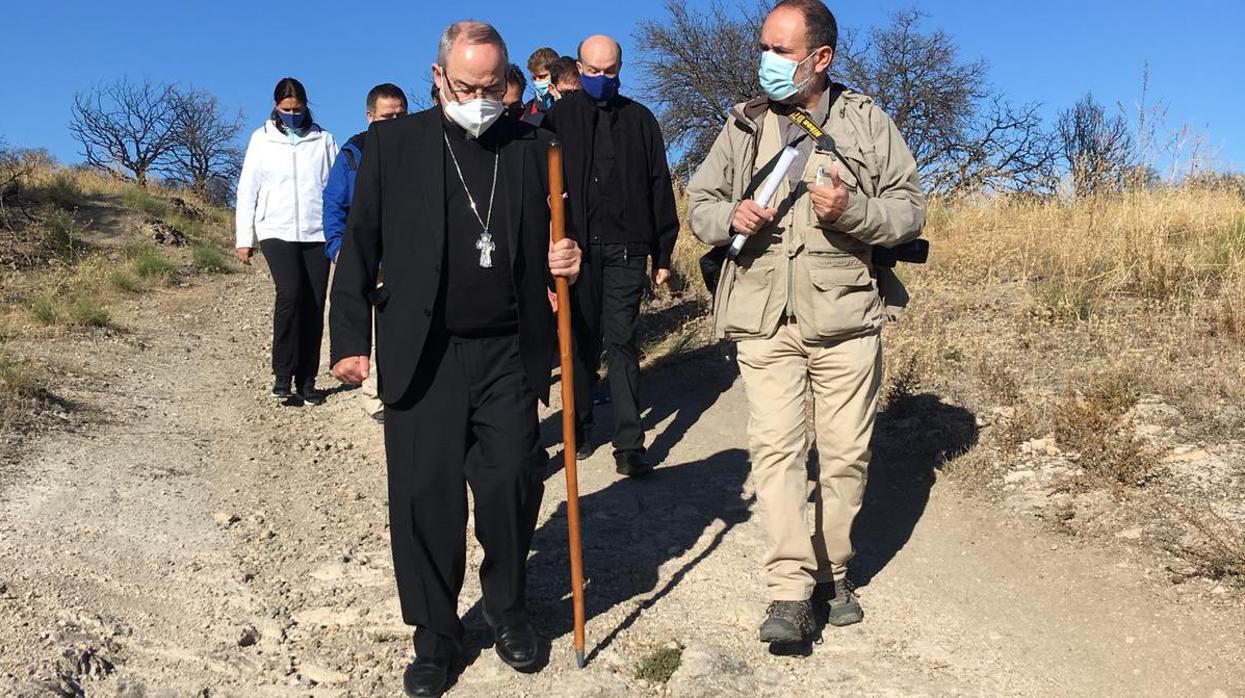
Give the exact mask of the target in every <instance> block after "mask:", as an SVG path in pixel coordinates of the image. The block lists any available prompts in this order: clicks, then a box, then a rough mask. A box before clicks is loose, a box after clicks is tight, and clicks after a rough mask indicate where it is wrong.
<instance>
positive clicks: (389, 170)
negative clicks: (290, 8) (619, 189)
mask: <svg viewBox="0 0 1245 698" xmlns="http://www.w3.org/2000/svg"><path fill="white" fill-rule="evenodd" d="M508 65H509V60H508V56H507V53H506V46H505V43H504V42H503V41H502V38H501V36H500V35H498V33H497V31H496V30H495V29H494V28H493V27H491V26H489V25H487V24H483V23H480V22H458V23H456V24H453V25H450V27H448V28H447V29H446V30H445V33H444V34H443V35H442V38H441V43H440V47H439V50H438V54H437V63H436V65H434V66H433V68H432V73H433V79H434V81H435V82H436V85H437V87H438V90H439V94H440V106H438V107H434V108H433V109H430V110H428V111H424V112H421V113H419V114H415V115H412V116H409V117H406V118H402V119H395V120H392V121H386V122H383V123H381V122H378V123H376V124H374V125H373V126H372V128H370V129H369V130H368V133H367V141H366V146H365V147H364V149H363V159H362V162H361V164H360V167H359V173H358V178H357V180H356V183H355V195H354V201H353V203H352V205H351V208H350V218H349V221H348V223H347V228H346V233H345V236H344V241H343V246H342V251H341V255H340V257H339V258H338V264H337V275H336V277H335V279H334V282H333V291H332V303H333V305H332V310H331V313H330V330H331V339H332V342H331V344H332V347H331V353H332V362H333V373H334V375H336V376H337V377H338V378H339V379H340V380H342V381H344V382H348V383H358V382H360V381H362V380H363V379H364V378H366V377H367V374H368V371H369V368H370V367H369V365H368V353H369V350H370V348H371V328H372V320H371V315H372V312H373V308H374V309H375V312H376V338H377V347H376V362H377V365H378V369H379V386H380V397H381V399H382V400H383V401H384V403H385V451H386V456H387V460H388V472H389V514H390V529H391V530H390V533H391V537H392V545H393V559H394V572H395V575H396V577H397V583H398V597H399V600H400V602H401V606H402V616H403V620H404V621H405V622H406V623H408V624H410V625H413V626H415V636H414V644H415V654H416V658H415V661H414V662H412V663H411V664H410V666H408V667H407V670H406V674H405V677H404V687H405V689H406V691H407V693H408V695H416V696H435V695H440V694H441V693H442V692H443V691H444V690H445V686H446V684H447V682H448V678H449V672H450V669H451V667H452V666H453V664H454V661H455V658H456V656H457V654H458V651H459V648H460V643H461V641H462V635H463V625H462V621H461V620H460V619H459V617H458V612H457V608H458V593H459V591H460V590H461V588H462V584H463V577H464V574H465V568H466V562H465V558H466V555H465V549H466V539H465V530H464V529H465V527H466V522H467V494H466V485H470V486H471V491H472V494H473V495H474V498H475V521H476V526H475V528H476V531H475V533H476V537H477V538H478V539H479V541H480V543H481V545H482V546H483V548H484V561H483V563H482V564H481V566H480V582H481V587H482V589H483V596H484V598H483V608H484V616H485V620H486V621H487V622H488V623H489V624H490V625H491V626H492V627H493V629H494V631H495V632H496V639H497V642H496V649H497V653H498V655H499V656H500V657H501V658H502V659H503V660H504V661H505V662H507V663H508V664H510V665H512V666H514V667H515V668H518V669H525V668H529V667H531V666H532V664H533V663H534V662H535V661H536V658H537V642H536V635H535V631H534V630H533V629H532V626H531V624H530V623H529V622H528V618H527V611H526V605H525V601H526V600H525V596H526V560H527V554H528V550H529V548H530V545H531V540H532V533H533V531H534V529H535V525H536V518H537V515H538V512H539V508H540V499H541V495H542V494H543V474H544V472H543V470H544V465H545V454H544V452H543V451H542V449H541V448H540V444H539V426H538V422H537V413H536V400H537V398H540V399H542V400H545V399H547V396H548V390H549V364H550V360H551V359H552V354H553V341H552V339H553V318H552V312H551V310H550V307H549V303H548V300H547V295H546V293H547V290H548V288H549V286H550V284H551V282H552V278H553V277H556V276H561V277H566V278H568V279H570V280H571V281H574V279H575V278H576V277H577V276H578V273H579V258H580V255H579V249H578V247H577V246H576V245H575V243H574V242H573V241H571V240H569V239H568V240H564V241H563V242H562V243H561V244H559V245H556V246H553V245H550V243H549V209H548V199H547V196H548V195H547V188H548V187H547V186H546V181H547V180H546V178H545V173H546V169H547V167H546V160H545V157H546V147H547V142H548V141H547V139H542V137H541V136H540V135H539V134H538V132H537V131H535V130H534V129H532V128H531V127H529V126H526V125H524V124H521V123H519V122H517V121H514V120H511V119H499V118H498V116H500V114H501V112H502V106H501V99H502V96H503V93H504V92H505V88H506V84H505V73H506V68H507V66H508ZM382 264H383V265H384V270H385V284H384V286H383V288H381V289H377V288H376V283H375V282H376V275H377V270H378V269H379V267H380V266H381V265H382Z"/></svg>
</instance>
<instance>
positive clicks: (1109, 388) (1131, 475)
mask: <svg viewBox="0 0 1245 698" xmlns="http://www.w3.org/2000/svg"><path fill="white" fill-rule="evenodd" d="M1138 396H1139V391H1138V389H1137V385H1136V383H1135V381H1134V380H1133V379H1132V378H1131V377H1130V376H1128V375H1126V374H1123V373H1110V374H1106V375H1098V376H1094V377H1093V378H1091V379H1089V380H1088V381H1085V382H1084V383H1082V384H1081V385H1079V386H1073V387H1070V388H1069V391H1068V392H1067V393H1066V394H1065V395H1064V397H1063V399H1062V400H1060V402H1059V404H1058V406H1057V407H1056V409H1055V413H1054V415H1053V420H1052V421H1053V424H1054V432H1055V439H1056V441H1058V442H1059V445H1060V446H1061V447H1062V448H1063V449H1064V450H1067V451H1072V452H1075V453H1076V454H1078V455H1079V458H1080V460H1079V462H1080V464H1081V467H1083V468H1084V469H1085V471H1086V472H1087V473H1089V474H1090V475H1093V476H1097V477H1101V478H1105V479H1107V480H1111V481H1114V482H1118V483H1120V484H1123V485H1144V484H1145V483H1146V482H1147V481H1149V480H1150V479H1151V478H1152V477H1154V475H1155V470H1156V468H1157V461H1156V458H1155V456H1154V454H1153V453H1152V452H1151V451H1150V449H1148V448H1147V447H1146V445H1145V444H1144V442H1142V441H1141V439H1140V438H1138V437H1137V435H1136V434H1135V433H1134V432H1133V431H1132V429H1131V428H1130V427H1129V426H1128V425H1127V424H1124V423H1123V421H1124V420H1123V417H1124V413H1125V412H1127V411H1128V410H1129V409H1130V408H1131V407H1132V406H1133V405H1135V404H1136V403H1137V398H1138Z"/></svg>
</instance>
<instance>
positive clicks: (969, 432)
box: [848, 393, 978, 587]
mask: <svg viewBox="0 0 1245 698" xmlns="http://www.w3.org/2000/svg"><path fill="white" fill-rule="evenodd" d="M977 433H978V429H977V421H976V417H975V416H974V415H973V413H972V412H969V411H968V410H966V409H964V408H963V407H960V406H958V405H950V404H947V403H945V402H943V401H942V400H941V399H940V398H939V397H938V396H937V395H933V394H930V393H922V394H917V395H904V396H900V397H899V398H897V399H895V400H893V401H892V403H891V404H890V405H889V406H888V407H887V408H886V409H885V410H883V411H881V412H879V413H878V418H877V425H876V427H875V429H874V435H873V461H872V463H870V465H869V480H868V484H867V485H866V487H865V496H864V502H863V503H862V505H861V509H860V513H859V514H857V516H856V522H855V524H854V526H853V527H852V543H853V544H854V546H855V548H856V556H855V557H854V558H853V559H852V561H851V563H850V564H849V565H848V579H849V581H850V582H851V583H853V584H855V585H856V586H857V587H863V586H865V585H867V584H869V582H871V581H872V580H873V578H874V576H876V575H877V574H878V573H879V572H881V571H882V570H883V569H884V568H885V567H886V565H888V564H889V563H890V561H891V560H892V559H894V557H895V555H897V554H898V553H899V551H900V550H902V549H903V548H904V546H905V545H907V543H908V540H909V539H910V538H911V537H912V532H913V530H915V528H916V525H917V523H918V522H919V521H920V520H921V516H922V515H924V513H925V505H926V504H927V503H928V502H929V493H930V489H931V488H932V487H933V486H934V482H935V481H936V479H937V473H938V471H939V470H940V469H941V468H942V466H943V464H944V463H946V462H948V461H950V460H953V459H954V458H956V457H957V456H959V455H960V454H962V453H964V452H965V451H967V450H968V449H970V448H972V446H973V445H974V444H976V443H977Z"/></svg>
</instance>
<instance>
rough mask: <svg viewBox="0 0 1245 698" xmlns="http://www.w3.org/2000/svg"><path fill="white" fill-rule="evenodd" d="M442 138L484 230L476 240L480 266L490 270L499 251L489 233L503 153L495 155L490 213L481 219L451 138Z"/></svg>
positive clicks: (490, 190) (445, 136)
mask: <svg viewBox="0 0 1245 698" xmlns="http://www.w3.org/2000/svg"><path fill="white" fill-rule="evenodd" d="M441 137H442V138H444V139H445V147H446V148H448V149H449V151H450V160H452V161H454V171H455V172H457V173H458V181H459V182H461V183H462V185H463V191H464V192H466V193H467V201H468V202H469V203H470V204H471V212H472V213H473V214H475V217H476V220H477V221H479V222H480V227H481V228H482V229H483V232H481V233H480V239H479V240H476V249H477V250H479V251H480V266H481V267H483V268H485V269H490V268H492V266H493V250H495V249H497V245H496V244H494V243H493V234H492V233H490V232H489V226H490V225H492V223H493V195H494V194H496V193H497V163H498V161H500V160H501V152H500V151H498V152H495V153H493V185H492V187H490V189H489V193H488V211H487V212H486V213H485V217H484V218H481V217H480V211H479V209H478V208H477V207H476V200H475V197H473V196H472V195H471V189H469V188H468V187H467V180H466V179H465V178H463V169H462V168H461V167H459V166H458V156H456V155H454V146H452V145H450V137H449V136H447V135H445V133H444V132H442V133H441Z"/></svg>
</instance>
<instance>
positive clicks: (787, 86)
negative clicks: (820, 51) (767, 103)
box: [757, 51, 814, 102]
mask: <svg viewBox="0 0 1245 698" xmlns="http://www.w3.org/2000/svg"><path fill="white" fill-rule="evenodd" d="M813 55H814V54H812V53H810V54H808V57H807V58H805V59H804V61H807V60H808V59H809V58H812V57H813ZM804 61H799V62H796V61H793V60H791V59H790V58H783V57H782V56H780V55H778V54H776V53H774V52H773V51H766V52H765V53H762V54H761V67H760V68H759V69H757V77H758V78H760V79H761V89H762V90H765V94H766V96H768V97H769V98H770V99H772V100H774V101H775V102H781V101H782V100H784V99H787V98H788V97H790V96H791V95H794V94H795V93H797V92H799V91H800V89H801V88H803V87H804V86H805V85H807V84H808V81H809V80H812V79H813V76H812V75H810V76H808V77H807V78H805V79H804V80H803V81H801V82H800V84H799V85H797V84H795V71H796V70H797V69H798V68H799V67H800V65H801V64H803V63H804Z"/></svg>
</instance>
